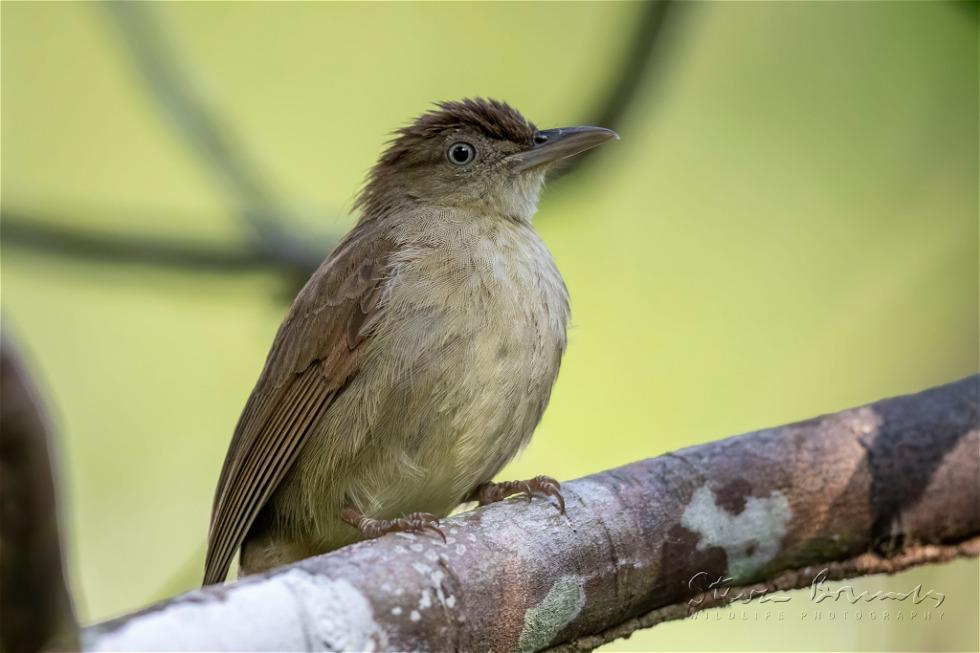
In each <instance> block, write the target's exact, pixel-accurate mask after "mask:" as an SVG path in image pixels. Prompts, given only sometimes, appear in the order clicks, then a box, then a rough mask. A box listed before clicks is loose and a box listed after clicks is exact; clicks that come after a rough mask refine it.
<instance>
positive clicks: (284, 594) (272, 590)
mask: <svg viewBox="0 0 980 653" xmlns="http://www.w3.org/2000/svg"><path fill="white" fill-rule="evenodd" d="M225 591H226V592H227V594H226V595H225V596H223V597H215V596H210V597H208V600H207V602H206V603H203V604H202V602H201V601H178V602H176V603H172V604H170V605H168V606H165V607H162V608H160V609H158V610H156V611H150V612H147V613H146V614H144V615H143V616H142V617H140V618H139V619H132V620H130V621H128V622H126V623H125V624H123V625H122V626H120V627H119V628H118V629H117V630H114V631H111V632H105V633H101V634H100V635H99V636H98V638H97V639H94V641H89V642H86V643H85V646H83V648H84V649H85V650H87V651H96V650H97V651H155V650H163V649H166V650H168V651H202V650H205V651H272V650H276V651H306V650H314V651H352V650H353V651H381V650H386V649H387V648H388V641H387V637H386V636H385V633H384V631H383V630H382V629H381V627H380V626H379V625H378V623H377V622H376V621H375V619H374V612H373V610H372V609H371V604H370V603H369V602H368V600H367V598H366V597H365V596H364V595H363V594H362V593H361V592H360V590H358V589H357V588H356V587H354V586H353V585H352V584H351V583H349V582H348V581H346V580H343V579H338V580H332V579H328V578H320V577H317V576H314V575H312V574H309V573H308V572H305V571H303V570H300V569H295V570H291V571H288V572H286V573H283V574H281V575H280V576H278V577H277V578H275V580H274V581H264V582H260V583H259V582H253V583H249V582H245V583H242V584H240V585H236V586H233V587H230V588H227V590H225ZM219 624H220V625H219Z"/></svg>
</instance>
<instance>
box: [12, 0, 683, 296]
mask: <svg viewBox="0 0 980 653" xmlns="http://www.w3.org/2000/svg"><path fill="white" fill-rule="evenodd" d="M101 6H102V7H103V8H104V10H105V11H107V12H108V14H109V16H110V17H111V18H112V20H113V22H114V23H115V24H116V26H117V27H118V30H119V33H120V35H121V38H122V42H123V44H124V46H125V49H126V53H127V57H128V59H129V60H130V61H131V63H132V65H133V67H134V69H135V72H136V73H137V74H138V77H139V79H140V80H141V81H142V82H143V85H144V88H145V90H146V92H147V94H148V95H149V96H150V97H151V98H152V99H153V106H154V107H155V108H156V109H157V110H158V111H159V112H160V113H161V114H162V115H165V116H166V117H167V118H168V119H169V121H170V124H171V126H172V127H173V132H174V137H175V138H177V139H178V140H180V141H181V142H182V143H183V145H184V146H185V147H186V148H187V149H188V150H189V151H190V152H192V153H193V154H194V155H195V157H196V159H197V160H198V162H199V164H200V165H201V167H202V169H203V170H204V172H205V173H206V174H207V175H208V176H209V177H210V179H211V180H212V182H214V183H215V184H216V186H218V187H219V188H220V189H221V190H222V191H223V192H224V193H225V194H226V195H227V196H228V197H229V199H230V200H231V202H232V205H233V206H235V207H236V209H235V211H236V215H237V216H238V218H239V220H240V222H241V223H242V224H243V225H244V226H245V227H246V228H247V231H248V233H247V236H248V238H247V240H246V242H245V243H227V244H221V243H214V244H212V243H202V242H195V241H194V240H192V239H181V238H174V237H171V236H163V235H160V236H157V235H139V234H125V235H122V234H110V233H108V232H106V231H104V230H97V229H92V228H86V227H81V226H74V225H71V224H64V222H66V221H64V220H60V221H58V222H57V224H55V221H54V220H51V219H46V218H45V217H44V216H39V215H35V214H29V213H26V212H18V211H11V210H8V209H6V208H3V209H2V211H0V221H2V236H3V241H4V244H5V245H11V246H15V247H20V248H22V249H27V250H33V251H36V252H40V253H43V254H49V255H55V256H59V257H64V258H71V259H76V260H81V261H95V262H98V263H112V264H117V265H145V266H151V267H158V268H171V269H181V270H194V271H198V272H223V273H238V272H244V271H250V270H256V269H263V268H264V269H270V270H274V271H277V272H279V273H281V274H283V275H285V276H286V277H287V278H289V280H290V281H291V283H296V284H299V283H302V282H303V281H305V280H306V278H307V277H308V276H309V274H310V272H311V271H312V270H313V269H315V268H316V266H317V265H319V263H320V261H321V260H322V259H323V257H324V255H325V253H326V252H328V251H329V250H330V248H331V247H332V245H333V243H334V242H335V238H330V237H328V238H326V239H325V238H324V237H322V236H314V235H311V234H309V233H305V231H306V230H304V229H302V227H301V223H300V221H299V220H298V219H297V218H296V212H295V211H294V210H292V209H291V208H290V207H289V206H288V205H287V203H286V202H285V201H283V200H282V199H281V198H280V197H278V196H277V195H276V193H275V192H274V191H273V190H272V189H271V188H270V186H269V185H268V183H267V182H266V181H265V180H264V179H263V177H262V175H261V173H260V166H258V165H257V163H256V159H255V157H254V156H252V153H251V152H250V151H249V150H248V148H247V146H246V145H245V142H244V139H242V138H240V137H239V135H238V134H235V133H234V131H233V129H232V128H231V126H230V125H229V124H228V123H227V122H226V121H224V120H222V119H221V118H220V116H219V115H218V112H217V111H216V109H215V107H213V106H211V105H210V104H209V103H208V102H207V101H206V99H205V96H204V94H202V93H201V92H200V90H199V89H198V88H197V87H196V86H195V85H194V83H193V81H192V79H191V78H190V77H189V76H188V74H187V73H186V68H185V67H184V66H183V65H182V63H181V61H180V56H179V54H178V52H177V51H176V49H175V48H174V46H173V43H172V41H171V40H170V39H169V38H168V36H167V34H166V33H165V30H164V29H163V28H162V26H161V25H160V22H159V20H158V19H157V17H156V16H154V13H153V12H154V8H153V6H152V5H150V4H147V3H135V2H109V3H104V4H101ZM669 9H672V6H671V3H670V0H660V1H657V2H647V3H643V4H642V5H640V8H639V9H638V11H639V12H640V15H639V17H638V21H637V28H636V31H635V32H634V34H633V36H632V38H631V40H630V42H629V45H628V46H627V48H626V50H625V55H624V61H623V64H622V65H621V66H619V67H618V69H617V74H616V76H615V78H614V79H613V82H612V83H611V84H610V85H609V90H608V92H607V93H606V94H605V95H604V96H603V97H602V98H601V99H600V100H599V101H598V102H597V106H596V108H595V109H594V110H593V111H592V112H591V113H590V114H589V115H588V116H587V117H588V119H589V120H587V121H586V122H592V123H594V124H600V125H603V126H607V127H611V128H613V129H617V128H618V127H619V126H620V125H621V124H622V122H623V120H624V118H625V116H626V115H627V113H628V111H629V107H630V105H631V103H632V102H633V101H634V100H635V99H636V97H637V91H638V89H639V88H640V86H641V84H642V83H643V81H644V80H645V79H646V78H647V77H648V76H649V71H650V68H651V63H652V61H653V59H654V57H653V53H654V50H655V46H656V44H657V43H658V42H659V40H660V39H659V37H660V36H662V34H663V33H664V24H665V21H666V17H667V15H668V10H669ZM673 11H676V9H672V11H671V13H673ZM660 63H662V61H661V62H660ZM588 160H589V158H588V157H582V158H581V160H580V161H578V162H576V164H574V165H572V166H569V167H568V168H566V169H565V170H563V171H562V176H567V175H569V174H570V173H572V172H575V171H576V170H580V169H581V167H582V161H588ZM77 217H80V216H77ZM67 222H75V223H82V222H83V220H81V219H75V220H70V221H67ZM45 223H47V224H45Z"/></svg>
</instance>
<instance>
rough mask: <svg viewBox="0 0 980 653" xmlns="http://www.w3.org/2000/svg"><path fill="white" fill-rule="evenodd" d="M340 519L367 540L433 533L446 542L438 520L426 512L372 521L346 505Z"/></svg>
mask: <svg viewBox="0 0 980 653" xmlns="http://www.w3.org/2000/svg"><path fill="white" fill-rule="evenodd" d="M340 518H341V519H343V520H344V522H346V523H347V524H350V525H351V526H353V527H354V528H356V529H357V530H359V531H360V532H361V535H363V536H364V537H366V538H368V539H372V540H373V539H374V538H376V537H381V536H382V535H386V534H388V533H424V532H426V531H433V532H435V533H438V534H439V537H441V538H442V541H443V542H445V541H446V534H445V533H443V532H442V529H440V528H439V518H438V517H436V516H435V515H431V514H429V513H427V512H410V513H408V514H407V515H405V516H404V517H399V518H398V519H372V518H371V517H368V516H366V515H365V514H364V513H363V512H361V511H360V510H358V509H357V508H355V507H353V506H351V505H349V504H348V505H347V506H345V507H344V509H343V510H341V511H340Z"/></svg>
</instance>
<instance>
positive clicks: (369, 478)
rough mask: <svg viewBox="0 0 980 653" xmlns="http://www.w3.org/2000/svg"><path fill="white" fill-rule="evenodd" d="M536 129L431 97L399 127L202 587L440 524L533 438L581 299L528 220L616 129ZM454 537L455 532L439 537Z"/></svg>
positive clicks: (513, 117)
mask: <svg viewBox="0 0 980 653" xmlns="http://www.w3.org/2000/svg"><path fill="white" fill-rule="evenodd" d="M618 138H619V136H618V135H617V134H616V133H615V132H614V131H612V130H609V129H605V128H602V127H594V126H578V127H566V128H558V129H543V130H540V129H538V128H537V127H536V126H535V125H534V123H532V122H530V121H528V120H527V119H526V118H525V117H524V116H523V115H522V114H521V113H520V112H519V111H517V110H516V109H514V108H513V107H512V106H510V105H509V104H507V103H505V102H502V101H499V100H493V99H484V98H466V99H462V100H456V101H445V102H440V103H436V104H434V105H433V107H432V108H431V109H430V110H428V111H425V112H424V113H422V114H421V115H420V116H419V117H417V118H416V119H415V120H414V121H412V122H410V123H409V124H407V125H406V126H405V127H403V128H401V129H399V130H397V131H395V132H394V135H393V138H392V140H391V141H389V142H388V144H387V146H386V149H385V150H384V152H383V153H382V155H381V156H380V158H379V159H378V161H377V163H376V164H375V165H374V167H373V168H371V170H370V172H369V173H368V175H367V179H366V181H365V184H364V186H363V187H362V189H361V191H360V192H359V194H358V195H357V198H356V200H355V202H354V204H353V209H354V211H356V212H358V214H359V215H358V219H357V221H356V223H355V225H354V227H353V228H352V229H351V231H350V232H349V233H348V234H347V235H346V236H345V237H344V238H343V239H342V240H341V241H340V243H339V244H338V245H337V246H336V248H335V249H334V251H333V252H332V253H331V254H330V255H329V256H328V257H327V258H326V259H325V260H324V262H323V263H322V264H321V265H320V266H319V268H318V269H317V270H316V271H315V272H313V274H312V276H311V277H310V278H309V280H308V281H307V283H306V284H305V285H304V286H303V288H302V289H301V290H300V292H299V294H298V295H297V296H296V298H295V300H294V301H293V303H292V305H291V306H290V308H289V310H288V312H287V314H286V316H285V318H284V320H283V322H282V324H281V325H280V327H279V330H278V332H277V334H276V336H275V339H274V341H273V343H272V346H271V349H270V351H269V354H268V357H267V359H266V361H265V365H264V367H263V369H262V371H261V373H260V375H259V378H258V380H257V382H256V384H255V387H254V389H253V390H252V392H251V394H250V396H249V398H248V400H247V402H246V404H245V407H244V409H243V410H242V413H241V417H240V418H239V420H238V423H237V426H236V428H235V431H234V433H233V435H232V439H231V442H230V445H229V448H228V453H227V455H226V457H225V460H224V464H223V466H222V469H221V473H220V476H219V479H218V483H217V488H216V490H215V496H214V501H213V505H212V516H211V522H210V527H209V531H208V546H207V553H206V560H205V570H204V582H203V584H204V585H211V584H215V583H220V582H223V581H224V580H225V579H226V576H227V575H228V570H229V567H230V565H231V563H232V561H233V559H234V557H235V555H236V554H238V555H239V575H249V574H255V573H261V572H264V571H267V570H269V569H272V568H275V567H279V566H281V565H285V564H288V563H290V562H294V561H297V560H300V559H303V558H307V557H310V556H313V555H317V554H321V553H325V552H328V551H332V550H334V549H337V548H340V547H342V546H345V545H347V544H351V543H353V542H356V541H359V540H363V539H369V538H375V537H379V536H381V535H384V534H386V533H390V532H398V531H404V532H413V533H424V532H431V533H433V537H435V536H436V535H442V531H441V529H440V528H439V525H438V524H439V520H440V519H441V518H444V517H446V516H447V515H448V514H449V513H450V512H451V511H452V510H453V509H455V508H456V507H458V506H459V505H461V504H463V503H467V502H472V501H477V502H479V504H480V505H486V504H488V503H493V502H495V501H500V500H503V499H505V498H508V497H512V496H514V495H517V494H520V495H526V497H527V498H528V500H530V499H531V497H532V495H539V496H543V497H545V498H549V500H550V498H554V499H555V501H556V503H557V504H558V508H559V509H560V510H561V511H562V512H564V499H563V497H562V495H561V486H560V484H559V483H558V481H556V480H555V479H553V478H551V477H548V476H538V477H535V478H533V479H529V480H525V481H508V482H499V483H495V482H493V480H492V479H493V478H494V477H495V475H496V474H497V473H498V472H499V471H500V470H501V469H502V468H503V467H504V465H505V464H506V463H507V462H508V461H510V460H511V459H512V458H513V457H514V456H515V455H516V454H517V453H518V452H519V451H520V450H521V449H522V448H523V447H524V446H525V445H526V444H527V443H528V441H529V439H530V437H531V435H532V433H533V431H534V430H535V428H536V426H537V424H538V422H539V420H540V419H541V416H542V414H543V412H544V410H545V406H546V405H547V404H548V400H549V398H550V396H551V390H552V386H553V385H554V383H555V380H556V378H557V375H558V370H559V365H560V363H561V358H562V355H563V354H564V352H565V349H566V342H567V336H566V331H567V326H568V320H569V296H568V291H567V289H566V286H565V283H564V281H563V279H562V277H561V274H560V273H559V272H558V269H557V267H556V265H555V262H554V259H553V258H552V255H551V254H550V252H549V250H548V248H547V247H546V246H545V244H544V242H543V241H542V239H541V238H540V236H539V235H538V233H537V232H536V231H535V229H534V227H533V226H532V216H533V215H534V214H535V212H536V210H537V206H538V200H539V197H540V194H541V191H542V188H543V186H544V182H545V177H546V173H547V172H548V171H549V170H551V169H553V168H554V167H555V166H556V165H558V164H559V163H560V162H562V161H564V160H566V159H568V158H569V157H572V156H575V155H577V154H580V153H581V152H584V151H586V150H589V149H591V148H594V147H596V146H598V145H601V144H603V143H605V142H607V141H610V140H613V139H618ZM443 537H444V535H443Z"/></svg>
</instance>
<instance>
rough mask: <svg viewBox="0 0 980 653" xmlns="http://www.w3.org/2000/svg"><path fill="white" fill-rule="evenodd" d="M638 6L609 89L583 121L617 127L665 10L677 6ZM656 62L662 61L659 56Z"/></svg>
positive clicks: (660, 0)
mask: <svg viewBox="0 0 980 653" xmlns="http://www.w3.org/2000/svg"><path fill="white" fill-rule="evenodd" d="M674 4H675V5H676V3H674ZM640 7H641V9H639V12H640V16H639V17H638V19H637V21H636V22H637V26H636V31H635V32H634V35H633V39H632V40H631V41H630V42H629V44H628V46H627V48H626V54H625V55H624V57H623V62H622V64H621V65H620V66H619V68H618V72H617V74H616V75H615V76H613V81H612V82H611V84H610V86H609V89H610V90H609V91H607V93H606V95H605V96H604V97H602V98H601V99H600V101H599V102H598V103H597V105H596V108H595V109H593V110H592V111H591V112H590V113H589V114H588V115H587V116H586V119H587V120H585V121H584V122H587V123H589V124H593V125H600V126H602V127H608V128H609V129H612V130H621V129H622V124H623V121H624V120H625V118H626V114H627V112H628V110H629V108H630V106H631V105H632V104H633V101H634V100H635V99H636V96H637V93H638V92H639V90H640V87H641V86H642V85H643V83H644V82H645V81H647V80H649V78H650V76H651V74H650V71H651V70H652V68H653V59H654V57H653V55H654V53H655V52H656V51H657V49H658V48H657V47H656V46H657V45H658V44H659V43H660V41H661V39H660V38H659V37H660V36H661V34H662V33H663V28H664V23H665V22H666V18H667V13H668V10H670V11H671V12H672V13H676V12H677V11H678V8H677V7H676V6H672V5H671V0H656V1H647V2H644V3H641V4H640ZM659 63H660V65H663V61H662V60H661V61H660V62H659ZM595 153H596V150H593V151H591V152H585V153H584V154H583V155H581V156H578V157H575V158H573V159H572V160H571V163H570V164H569V165H568V166H567V167H564V168H560V169H559V170H558V173H557V175H556V176H558V177H564V176H567V175H568V174H569V173H571V172H574V171H576V170H581V169H582V165H583V163H585V162H587V161H591V160H592V158H593V155H594V154H595Z"/></svg>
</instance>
